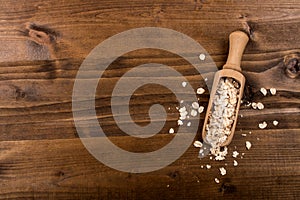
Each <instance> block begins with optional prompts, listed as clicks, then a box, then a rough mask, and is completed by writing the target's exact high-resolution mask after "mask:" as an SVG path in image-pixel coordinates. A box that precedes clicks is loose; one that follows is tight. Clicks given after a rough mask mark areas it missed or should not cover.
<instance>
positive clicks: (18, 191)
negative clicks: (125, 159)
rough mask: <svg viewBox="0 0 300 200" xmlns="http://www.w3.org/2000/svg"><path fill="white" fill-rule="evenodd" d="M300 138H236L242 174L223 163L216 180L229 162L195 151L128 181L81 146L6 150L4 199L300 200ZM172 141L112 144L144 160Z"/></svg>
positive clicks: (38, 143)
mask: <svg viewBox="0 0 300 200" xmlns="http://www.w3.org/2000/svg"><path fill="white" fill-rule="evenodd" d="M298 133H299V132H298V131H297V130H290V131H289V135H288V136H287V135H286V133H285V131H281V130H274V131H272V133H271V134H266V133H265V131H253V132H252V134H251V135H248V136H247V137H243V136H241V135H240V133H239V132H238V133H237V134H236V136H235V138H234V140H233V143H232V145H231V146H230V149H229V152H230V153H232V151H233V150H235V148H234V146H236V148H237V150H238V151H239V152H240V153H242V152H243V153H245V155H244V158H243V159H241V158H237V160H238V162H239V165H238V166H237V167H234V166H233V158H231V157H230V156H229V157H228V158H227V159H226V161H225V163H227V164H228V165H227V166H226V168H227V173H228V174H227V175H226V176H224V177H220V175H219V172H218V167H221V166H224V162H216V161H211V160H210V159H209V158H208V157H206V158H205V159H203V160H199V159H198V158H197V157H196V156H195V155H196V154H197V151H198V149H196V148H194V147H193V146H191V147H190V148H189V149H188V151H187V152H186V153H185V154H184V155H183V156H182V157H181V158H180V159H178V160H177V161H175V162H174V163H173V164H171V165H170V166H168V167H166V168H163V169H161V170H158V171H155V172H151V173H145V174H131V173H124V172H119V171H116V170H112V169H110V168H108V167H106V166H105V165H103V164H101V163H100V162H98V161H97V160H95V159H94V158H93V157H92V156H91V155H90V154H89V153H88V152H87V151H86V149H85V148H84V146H83V145H82V144H81V142H80V140H79V139H64V140H63V139H60V140H28V141H10V142H1V143H0V144H1V152H2V153H1V156H0V160H1V173H0V176H1V179H2V184H1V195H0V197H1V198H6V197H7V198H16V197H19V196H23V197H26V196H28V197H32V196H34V197H35V198H42V197H43V198H45V197H49V196H50V197H51V196H52V195H53V197H54V198H67V199H71V198H80V197H82V198H87V197H89V196H90V197H95V198H96V197H103V198H104V199H109V196H110V195H117V196H121V197H124V198H126V197H127V196H126V195H130V196H129V197H128V198H130V199H132V198H142V199H148V198H155V197H157V196H158V195H162V197H163V198H168V197H172V196H173V197H175V196H176V197H179V198H221V197H224V198H233V197H236V198H237V197H240V198H243V197H244V198H247V196H248V197H249V198H250V197H251V198H263V197H265V198H287V199H288V198H289V199H291V198H296V197H297V195H298V190H297V185H298V184H299V171H298V170H297V168H298V166H299V164H300V160H299V156H298V155H299V153H300V152H299V148H297V146H298V147H299V137H298ZM170 137H171V136H170V135H160V136H155V137H154V138H152V139H151V142H145V141H141V140H137V139H134V138H131V137H122V138H120V137H111V138H110V139H111V141H112V142H114V143H115V144H116V145H118V146H121V147H122V146H126V147H127V150H129V151H136V150H137V151H146V152H147V151H149V150H150V151H152V150H153V147H159V146H160V145H162V144H164V143H165V141H166V140H169V138H170ZM256 138H260V140H256ZM291 138H298V139H297V140H291ZM246 140H250V141H253V142H252V143H253V147H252V149H251V150H250V151H247V150H246V149H245V146H244V144H245V141H246ZM128 144H130V145H129V146H128ZM16 146H18V148H16ZM128 147H129V148H128ZM278 148H280V151H278ZM283 159H284V162H283ZM206 164H211V165H212V168H211V169H210V170H208V169H201V168H200V166H201V165H206ZM215 177H218V178H220V180H221V183H220V184H216V183H214V178H215ZM168 185H169V186H168ZM196 191H198V192H196ZM108 193H111V194H108ZM115 193H117V194H115ZM244 195H245V196H244ZM116 198H117V197H116Z"/></svg>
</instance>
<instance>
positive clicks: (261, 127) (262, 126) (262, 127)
mask: <svg viewBox="0 0 300 200" xmlns="http://www.w3.org/2000/svg"><path fill="white" fill-rule="evenodd" d="M267 126H268V124H267V122H262V123H259V124H258V127H259V128H260V129H264V128H266V127H267Z"/></svg>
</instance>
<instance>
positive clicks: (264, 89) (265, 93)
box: [260, 88, 268, 96]
mask: <svg viewBox="0 0 300 200" xmlns="http://www.w3.org/2000/svg"><path fill="white" fill-rule="evenodd" d="M260 92H261V93H262V94H263V95H264V96H266V95H267V93H268V92H267V90H266V88H260Z"/></svg>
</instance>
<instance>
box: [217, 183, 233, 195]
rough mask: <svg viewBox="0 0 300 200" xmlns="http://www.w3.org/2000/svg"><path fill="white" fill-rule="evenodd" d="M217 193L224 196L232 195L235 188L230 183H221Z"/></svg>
mask: <svg viewBox="0 0 300 200" xmlns="http://www.w3.org/2000/svg"><path fill="white" fill-rule="evenodd" d="M219 191H220V192H221V193H222V194H223V195H224V194H229V193H234V192H236V187H235V186H234V185H232V184H230V183H223V184H222V185H221V187H220V189H219Z"/></svg>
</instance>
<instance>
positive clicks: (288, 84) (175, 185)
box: [0, 0, 300, 199]
mask: <svg viewBox="0 0 300 200" xmlns="http://www.w3.org/2000/svg"><path fill="white" fill-rule="evenodd" d="M1 4H2V5H1V9H0V44H1V45H0V111H1V112H0V132H1V134H0V184H1V186H0V199H299V198H300V173H299V172H300V167H299V166H300V159H299V158H300V145H299V143H300V137H299V133H300V124H299V120H300V100H299V99H300V90H299V83H300V81H299V77H300V76H299V74H300V70H299V68H300V64H299V63H300V62H299V60H300V48H299V46H300V37H299V27H300V14H299V13H300V2H299V1H296V0H279V1H276V2H275V1H273V0H266V1H260V0H250V1H235V0H230V1H229V0H207V1H200V0H175V1H172V2H170V1H167V0H158V1H146V0H142V1H134V0H130V1H129V2H127V1H116V0H103V1H96V0H88V1H80V0H72V1H59V0H54V1H50V0H45V1H37V0H21V1H17V0H13V1H8V0H4V1H2V2H1ZM146 26H147V27H148V26H154V27H164V28H170V29H173V30H176V31H178V32H181V33H184V34H186V35H188V36H190V37H191V38H193V39H194V40H196V41H197V42H199V43H200V44H201V45H202V46H203V47H204V48H205V49H206V51H207V52H208V53H209V54H210V55H211V57H212V59H213V60H214V62H215V63H216V65H217V67H219V68H221V66H223V65H224V64H225V61H226V57H227V52H228V36H229V34H230V33H231V32H232V31H235V30H243V31H246V32H247V33H248V34H249V35H250V38H251V41H250V42H249V44H248V46H247V48H246V51H245V54H244V56H243V59H242V60H243V61H242V69H243V73H244V75H245V76H246V79H247V85H246V89H245V97H244V104H243V105H242V106H241V109H240V116H239V119H238V124H237V127H236V133H235V136H234V138H233V141H232V144H231V145H230V146H229V151H230V153H232V151H233V150H235V148H236V149H238V150H239V152H240V153H245V155H244V156H243V158H241V157H240V156H239V158H237V161H238V163H239V165H238V166H237V167H233V164H232V163H233V158H232V157H231V156H228V158H227V159H226V161H225V162H226V163H227V166H226V169H227V175H226V176H224V177H221V176H220V174H219V171H218V167H221V166H224V164H225V162H216V161H212V160H210V159H209V158H205V159H203V160H199V159H198V158H197V154H198V149H196V148H194V147H193V146H192V145H191V146H190V147H189V149H188V150H187V151H186V152H185V153H184V155H182V156H181V157H180V158H179V159H178V160H176V161H175V162H174V163H172V164H171V165H169V166H167V167H165V168H163V169H161V170H158V171H155V172H151V173H145V174H133V173H125V172H119V171H117V170H113V169H111V168H109V167H107V166H105V165H103V164H102V163H101V162H99V161H97V160H96V159H95V158H94V157H92V156H91V155H90V154H89V153H88V151H87V150H86V149H85V148H84V146H83V145H82V143H81V142H80V139H79V138H78V135H77V132H76V129H75V125H74V122H73V115H72V90H73V84H74V80H75V77H76V73H77V71H78V69H79V67H80V65H81V63H82V61H83V60H84V59H85V57H86V56H87V55H88V54H89V52H90V51H91V50H92V49H93V48H94V47H95V46H96V45H98V44H99V43H101V42H102V41H103V40H105V39H107V38H109V37H110V36H112V35H115V34H117V33H120V32H122V31H125V30H129V29H131V28H138V27H146ZM149 62H155V63H162V64H166V65H168V66H171V67H173V68H174V69H176V70H177V71H178V72H180V73H181V74H182V75H183V76H185V77H186V78H187V80H188V81H189V84H191V86H192V87H193V88H194V89H195V90H196V89H197V88H198V87H206V85H205V81H204V79H203V77H204V76H208V77H210V78H209V81H211V79H212V76H213V73H212V71H210V70H209V69H208V70H207V71H206V73H205V74H201V75H200V74H199V73H197V72H196V71H195V69H193V67H192V66H191V65H190V64H189V63H188V62H187V61H185V60H184V59H183V58H181V57H179V56H178V55H175V54H173V53H170V52H165V51H161V50H153V49H142V50H138V51H134V52H130V53H127V54H125V55H122V56H120V57H119V58H118V59H117V60H116V61H115V62H114V63H113V64H112V65H111V66H110V67H109V69H107V70H106V71H105V72H104V76H103V78H102V79H101V85H102V87H101V88H100V87H98V90H97V93H96V110H97V117H98V120H99V123H100V124H101V126H102V128H103V130H104V131H105V133H106V135H107V136H108V137H109V139H110V140H111V141H113V142H114V143H115V144H116V145H118V146H120V147H121V148H123V149H126V150H128V151H132V152H148V151H153V150H156V149H158V148H161V147H163V146H164V145H165V144H167V143H168V142H169V141H171V140H172V138H173V136H172V135H169V134H167V133H168V130H169V128H171V127H173V128H175V127H176V121H177V119H178V112H177V110H176V109H175V107H176V106H178V105H179V102H178V100H177V99H176V97H175V95H174V94H173V93H172V92H171V91H169V90H167V89H165V88H161V87H157V86H155V87H154V86H153V85H152V86H145V87H143V88H140V89H139V90H137V91H136V92H135V94H134V95H133V97H132V99H131V102H130V109H131V115H132V118H133V120H134V121H135V122H136V123H137V124H140V125H145V124H147V123H149V116H148V110H149V107H150V106H151V105H153V103H160V104H162V105H163V106H164V107H165V108H166V110H167V122H166V124H165V126H164V127H163V129H162V130H161V131H160V133H159V134H157V135H156V136H154V137H151V138H148V139H145V140H141V139H136V138H133V137H130V136H128V135H125V134H124V133H123V132H122V131H121V130H120V129H119V127H118V126H117V124H116V122H115V121H114V118H113V115H112V112H111V108H110V99H111V94H112V90H113V88H114V85H115V84H116V83H117V81H118V80H119V79H120V77H122V75H123V74H124V73H126V72H127V71H128V70H129V69H131V68H133V67H135V66H138V65H141V64H144V63H149ZM157 73H159V71H158V72H157ZM89 74H90V78H91V79H94V78H97V77H94V76H93V74H94V72H93V71H91V72H89ZM170 79H171V80H173V81H176V80H177V77H170ZM261 87H265V88H271V87H275V88H276V89H277V94H276V95H275V96H272V95H270V94H268V95H267V96H266V97H264V96H263V95H262V94H261V93H260V92H259V89H260V88H261ZM205 89H206V91H207V89H208V88H205ZM208 98H209V94H208V92H206V93H205V94H204V95H202V96H201V98H200V103H201V104H202V105H204V106H207V104H208ZM252 101H254V102H262V103H263V104H264V105H265V109H264V110H253V109H251V108H250V107H249V106H247V104H248V102H252ZM118 106H119V107H122V106H124V105H123V104H122V101H120V103H119V105H118ZM169 107H170V110H168V108H169ZM203 118H204V113H203V114H202V115H201V121H200V126H199V130H201V129H202V125H201V124H202V123H203ZM156 120H158V121H162V120H164V119H163V118H158V119H156ZM273 120H277V121H279V125H278V126H276V127H275V126H273V125H272V122H273ZM262 121H266V122H267V123H268V127H267V128H266V129H264V130H260V129H259V128H258V123H260V122H262ZM192 122H193V121H192ZM124 123H129V122H124ZM175 129H176V128H175ZM249 132H251V134H250V133H249ZM241 134H247V136H246V137H244V136H242V135H241ZM199 137H200V134H198V135H197V138H198V139H201V138H199ZM245 141H251V143H252V145H253V147H252V148H251V149H250V150H249V151H247V150H246V149H245ZM206 164H211V165H212V169H210V170H207V169H205V168H204V169H202V168H201V165H203V166H205V165H206ZM215 177H218V178H219V179H220V183H219V184H216V183H215V182H214V178H215Z"/></svg>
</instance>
